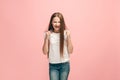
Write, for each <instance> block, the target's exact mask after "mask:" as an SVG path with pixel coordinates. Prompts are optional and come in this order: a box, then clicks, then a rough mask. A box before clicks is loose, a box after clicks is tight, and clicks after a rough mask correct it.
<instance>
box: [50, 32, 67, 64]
mask: <svg viewBox="0 0 120 80" xmlns="http://www.w3.org/2000/svg"><path fill="white" fill-rule="evenodd" d="M59 36H60V33H55V32H52V33H51V34H50V38H49V39H50V45H49V62H50V63H63V62H67V61H69V53H68V50H67V43H66V37H67V35H66V31H64V49H63V57H60V37H59Z"/></svg>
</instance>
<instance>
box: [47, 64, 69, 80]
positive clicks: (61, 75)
mask: <svg viewBox="0 0 120 80" xmlns="http://www.w3.org/2000/svg"><path fill="white" fill-rule="evenodd" d="M69 71H70V63H69V62H65V63H58V64H51V63H49V76H50V80H67V79H68V75H69Z"/></svg>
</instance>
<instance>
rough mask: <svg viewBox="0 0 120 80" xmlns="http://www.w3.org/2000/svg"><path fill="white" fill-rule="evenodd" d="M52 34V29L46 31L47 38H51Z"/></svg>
mask: <svg viewBox="0 0 120 80" xmlns="http://www.w3.org/2000/svg"><path fill="white" fill-rule="evenodd" d="M50 34H51V32H50V31H47V32H46V39H49V37H50Z"/></svg>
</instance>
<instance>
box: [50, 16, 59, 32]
mask: <svg viewBox="0 0 120 80" xmlns="http://www.w3.org/2000/svg"><path fill="white" fill-rule="evenodd" d="M52 26H53V28H54V32H59V30H60V18H59V17H54V18H53V20H52Z"/></svg>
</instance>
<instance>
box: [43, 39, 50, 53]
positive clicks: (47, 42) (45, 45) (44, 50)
mask: <svg viewBox="0 0 120 80" xmlns="http://www.w3.org/2000/svg"><path fill="white" fill-rule="evenodd" d="M48 45H49V40H48V39H47V38H45V39H44V44H43V53H44V54H45V55H46V54H48V50H49V49H48Z"/></svg>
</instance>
